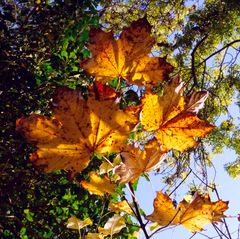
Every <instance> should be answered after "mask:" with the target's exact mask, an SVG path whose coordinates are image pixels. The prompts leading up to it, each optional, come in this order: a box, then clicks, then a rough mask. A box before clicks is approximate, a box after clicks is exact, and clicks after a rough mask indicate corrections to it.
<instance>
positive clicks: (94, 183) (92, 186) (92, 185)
mask: <svg viewBox="0 0 240 239" xmlns="http://www.w3.org/2000/svg"><path fill="white" fill-rule="evenodd" d="M89 176H90V181H89V182H88V181H85V180H83V181H81V182H80V185H81V186H82V187H83V188H85V189H86V190H88V191H89V193H91V194H96V195H99V196H103V195H104V194H105V193H113V192H114V189H115V187H116V185H115V184H113V183H111V181H110V179H109V178H108V177H107V176H104V177H101V176H99V175H98V174H97V173H96V172H90V174H89Z"/></svg>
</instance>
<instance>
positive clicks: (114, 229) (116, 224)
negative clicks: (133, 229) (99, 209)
mask: <svg viewBox="0 0 240 239" xmlns="http://www.w3.org/2000/svg"><path fill="white" fill-rule="evenodd" d="M124 227H126V224H125V220H124V217H122V216H119V215H114V216H113V217H111V218H109V219H108V221H107V222H106V224H105V225H104V227H98V231H99V232H100V233H102V234H103V235H104V236H108V235H110V236H112V235H113V234H116V233H119V232H120V231H121V230H122V229H123V228H124Z"/></svg>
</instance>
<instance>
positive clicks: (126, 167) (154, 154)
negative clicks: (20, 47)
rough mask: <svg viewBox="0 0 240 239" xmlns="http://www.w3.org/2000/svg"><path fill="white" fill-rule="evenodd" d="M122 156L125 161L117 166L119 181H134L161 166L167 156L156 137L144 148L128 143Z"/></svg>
mask: <svg viewBox="0 0 240 239" xmlns="http://www.w3.org/2000/svg"><path fill="white" fill-rule="evenodd" d="M121 156H122V158H123V163H122V164H120V165H119V166H117V167H116V168H115V173H117V174H118V175H119V176H120V179H119V183H127V182H130V181H132V182H134V181H135V180H136V179H138V177H139V176H141V175H142V174H143V173H145V172H149V171H151V170H155V169H157V168H159V166H160V163H161V162H162V160H163V159H164V158H165V154H163V153H162V151H161V149H160V146H159V144H158V142H157V140H156V139H152V140H150V141H149V142H148V143H147V144H146V145H145V147H144V150H141V149H140V148H135V147H134V146H133V145H127V146H126V147H125V149H124V151H123V152H122V153H121Z"/></svg>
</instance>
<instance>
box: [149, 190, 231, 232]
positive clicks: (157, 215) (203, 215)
mask: <svg viewBox="0 0 240 239" xmlns="http://www.w3.org/2000/svg"><path fill="white" fill-rule="evenodd" d="M153 205H154V211H153V213H152V214H151V215H149V216H147V217H146V219H147V220H150V221H153V222H157V223H158V224H159V225H161V226H168V225H178V224H181V225H183V226H184V227H186V228H187V229H188V230H190V231H191V232H195V231H201V230H202V229H203V227H204V226H205V225H206V224H208V223H215V222H221V219H222V218H223V217H225V216H224V214H223V212H224V211H226V210H227V209H228V202H224V201H222V200H218V201H216V202H211V200H210V197H209V195H205V196H202V195H199V194H198V193H195V195H194V196H193V197H192V199H191V201H190V202H187V201H186V200H184V199H183V200H182V201H181V202H180V203H179V205H178V206H177V208H175V206H174V204H173V202H172V200H171V199H170V197H169V196H168V195H166V194H164V193H162V192H161V191H159V192H158V193H157V197H156V198H155V199H154V204H153Z"/></svg>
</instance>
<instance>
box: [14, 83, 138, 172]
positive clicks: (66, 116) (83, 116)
mask: <svg viewBox="0 0 240 239" xmlns="http://www.w3.org/2000/svg"><path fill="white" fill-rule="evenodd" d="M54 105H55V107H54V116H53V117H51V118H50V117H46V116H41V115H36V114H33V115H31V116H30V117H28V118H21V119H18V120H17V131H19V132H20V133H22V134H23V135H24V137H25V138H26V139H27V140H28V141H29V142H33V143H35V144H36V146H37V151H36V152H35V153H33V155H32V157H31V160H32V161H33V162H34V163H35V164H36V165H38V166H42V167H43V168H44V170H45V171H46V172H51V171H53V170H56V169H66V170H70V171H71V172H72V173H73V174H75V173H77V172H81V171H82V170H83V169H85V168H86V167H87V166H88V164H89V162H90V159H91V156H92V154H93V153H94V152H98V153H102V154H104V153H111V152H120V151H122V148H123V147H124V146H125V141H126V139H127V137H128V135H129V133H130V131H131V130H132V129H133V128H134V125H135V124H136V123H137V122H138V113H137V112H134V111H133V110H134V109H131V110H128V111H126V110H125V111H123V110H120V109H119V107H118V105H117V104H116V102H115V101H114V99H108V100H103V101H101V100H100V101H99V100H96V99H95V94H94V93H93V92H91V94H90V96H89V97H88V100H87V101H86V100H84V99H83V97H82V96H81V94H80V92H79V91H73V90H69V89H66V88H61V89H59V90H58V92H57V94H56V97H55V100H54Z"/></svg>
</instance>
